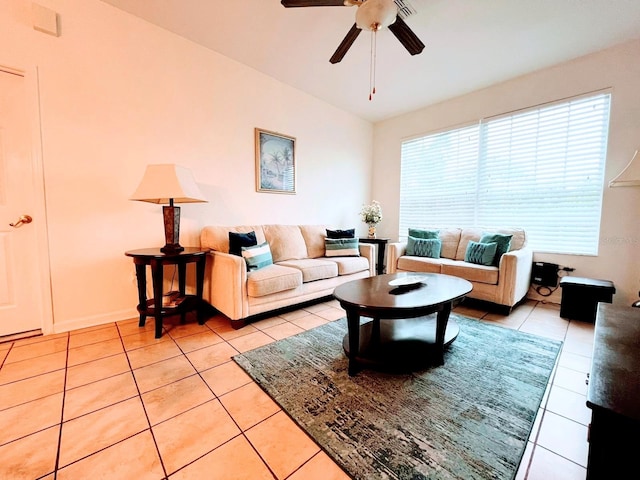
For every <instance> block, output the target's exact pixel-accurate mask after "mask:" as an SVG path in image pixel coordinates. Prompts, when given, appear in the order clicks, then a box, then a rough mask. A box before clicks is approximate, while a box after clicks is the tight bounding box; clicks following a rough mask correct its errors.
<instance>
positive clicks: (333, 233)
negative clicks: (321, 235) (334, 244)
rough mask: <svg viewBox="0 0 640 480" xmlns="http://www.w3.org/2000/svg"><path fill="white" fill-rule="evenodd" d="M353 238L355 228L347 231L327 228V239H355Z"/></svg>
mask: <svg viewBox="0 0 640 480" xmlns="http://www.w3.org/2000/svg"><path fill="white" fill-rule="evenodd" d="M355 236H356V229H355V228H350V229H348V230H331V229H328V228H327V238H355Z"/></svg>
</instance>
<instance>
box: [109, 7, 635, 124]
mask: <svg viewBox="0 0 640 480" xmlns="http://www.w3.org/2000/svg"><path fill="white" fill-rule="evenodd" d="M102 1H104V2H106V3H109V4H111V5H114V6H116V7H118V8H121V9H123V10H125V11H127V12H129V13H132V14H134V15H136V16H138V17H141V18H144V19H146V20H148V21H149V22H151V23H154V24H156V25H159V26H161V27H163V28H165V29H167V30H170V31H172V32H174V33H177V34H178V35H181V36H183V37H186V38H188V39H190V40H192V41H194V42H197V43H199V44H201V45H203V46H205V47H208V48H210V49H212V50H215V51H217V52H219V53H221V54H223V55H225V56H227V57H230V58H232V59H235V60H237V61H238V62H241V63H243V64H246V65H248V66H250V67H252V68H255V69H256V70H258V71H261V72H263V73H265V74H267V75H269V76H271V77H274V78H276V79H278V80H280V81H282V82H284V83H286V84H288V85H291V86H293V87H296V88H298V89H300V90H303V91H305V92H308V93H309V94H311V95H314V96H316V97H318V98H320V99H322V100H325V101H327V102H328V103H330V104H333V105H335V106H337V107H339V108H341V109H344V110H347V111H349V112H352V113H354V114H356V115H358V116H359V117H361V118H363V119H366V120H369V121H372V122H375V121H379V120H383V119H386V118H390V117H393V116H396V115H399V114H402V113H405V112H409V111H412V110H416V109H418V108H421V107H424V106H427V105H430V104H433V103H437V102H440V101H442V100H445V99H448V98H452V97H455V96H458V95H461V94H464V93H468V92H471V91H474V90H477V89H479V88H483V87H487V86H489V85H492V84H495V83H498V82H501V81H504V80H507V79H509V78H513V77H516V76H520V75H523V74H526V73H529V72H532V71H535V70H539V69H543V68H546V67H548V66H551V65H554V64H558V63H561V62H564V61H567V60H570V59H572V58H576V57H580V56H583V55H586V54H588V53H592V52H596V51H599V50H602V49H604V48H607V47H610V46H612V45H615V44H617V43H622V42H625V41H628V40H631V39H635V38H640V0H409V3H410V4H411V5H412V6H413V7H414V8H415V9H416V10H417V12H418V13H417V14H416V15H413V16H411V17H409V18H408V19H407V20H406V23H407V24H408V25H409V26H410V28H411V29H412V30H413V31H414V32H415V33H416V34H417V35H418V37H419V38H420V39H421V40H422V42H423V43H424V44H425V45H426V48H425V49H424V51H423V52H422V53H421V54H420V55H416V56H411V55H409V53H408V52H407V51H406V50H405V49H404V47H403V46H402V45H401V44H400V43H399V42H398V40H397V39H396V38H395V37H394V36H393V35H392V34H391V32H389V31H388V30H385V31H382V32H380V33H379V34H378V41H377V69H376V72H377V73H376V89H377V93H376V95H375V96H374V97H373V100H372V101H369V97H368V95H369V65H370V41H371V40H370V33H369V32H362V34H361V35H360V36H359V37H358V39H357V40H356V42H355V43H354V44H353V46H352V47H351V49H350V50H349V52H348V53H347V54H346V56H345V58H344V59H343V60H342V62H341V63H338V64H336V65H332V64H330V63H329V58H330V57H331V55H332V54H333V52H334V51H335V49H336V48H337V46H338V44H339V43H340V42H341V41H342V39H343V37H344V36H345V35H346V33H347V31H348V30H349V29H350V28H351V26H352V25H353V23H354V21H355V12H356V9H357V7H309V8H284V7H283V6H282V5H280V1H279V0H233V1H231V0H102Z"/></svg>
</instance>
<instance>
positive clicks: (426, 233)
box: [409, 228, 440, 239]
mask: <svg viewBox="0 0 640 480" xmlns="http://www.w3.org/2000/svg"><path fill="white" fill-rule="evenodd" d="M409 236H410V237H413V238H433V239H438V238H440V230H426V229H424V228H410V229H409Z"/></svg>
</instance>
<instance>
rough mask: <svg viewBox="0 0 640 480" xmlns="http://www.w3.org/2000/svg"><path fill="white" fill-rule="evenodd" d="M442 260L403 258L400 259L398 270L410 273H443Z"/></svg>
mask: <svg viewBox="0 0 640 480" xmlns="http://www.w3.org/2000/svg"><path fill="white" fill-rule="evenodd" d="M440 265H442V259H436V258H429V257H410V256H402V257H400V258H399V259H398V270H406V271H408V272H424V273H441V269H442V268H441V266H440Z"/></svg>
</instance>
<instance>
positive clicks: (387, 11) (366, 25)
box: [356, 0, 398, 32]
mask: <svg viewBox="0 0 640 480" xmlns="http://www.w3.org/2000/svg"><path fill="white" fill-rule="evenodd" d="M397 15H398V6H397V5H396V4H395V2H394V1H393V0H367V1H366V2H364V3H363V4H362V5H360V6H359V7H358V11H357V12H356V25H358V28H360V29H362V30H371V31H374V32H375V31H378V30H380V29H382V28H385V27H388V26H389V25H391V24H392V23H394V22H395V21H396V17H397Z"/></svg>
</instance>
